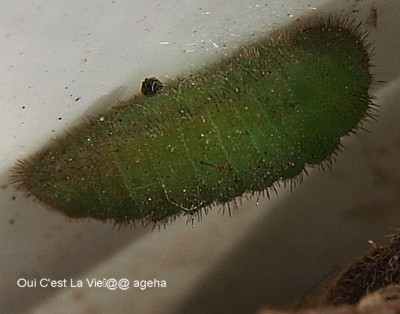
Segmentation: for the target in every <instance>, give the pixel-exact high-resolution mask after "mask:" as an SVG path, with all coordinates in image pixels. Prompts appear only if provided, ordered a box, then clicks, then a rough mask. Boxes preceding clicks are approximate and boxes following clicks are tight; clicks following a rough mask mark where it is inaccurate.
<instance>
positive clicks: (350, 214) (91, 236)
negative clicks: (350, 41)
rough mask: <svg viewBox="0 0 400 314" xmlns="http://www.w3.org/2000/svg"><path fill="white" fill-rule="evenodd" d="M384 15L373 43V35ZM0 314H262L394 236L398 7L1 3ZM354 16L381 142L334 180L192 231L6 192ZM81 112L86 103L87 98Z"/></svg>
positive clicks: (351, 158) (399, 176) (355, 143)
mask: <svg viewBox="0 0 400 314" xmlns="http://www.w3.org/2000/svg"><path fill="white" fill-rule="evenodd" d="M372 8H376V9H377V12H378V24H377V29H375V28H374V27H373V26H371V25H369V24H368V23H366V22H367V21H368V17H369V16H370V14H371V9H372ZM0 9H1V10H0V73H1V75H0V127H1V133H0V137H1V138H0V185H1V186H2V190H0V313H22V312H35V313H72V312H74V313H111V312H115V313H173V312H178V311H180V312H189V310H190V312H191V313H204V312H209V313H211V312H215V313H216V312H220V313H223V312H226V313H227V312H230V313H235V312H236V313H243V312H254V311H255V310H256V309H257V308H260V307H261V306H262V305H263V304H269V305H274V306H281V305H283V304H286V303H288V302H293V300H295V299H298V298H300V297H301V296H302V295H303V294H304V293H305V292H306V291H307V290H308V289H310V288H311V287H312V286H313V285H314V284H315V283H317V282H318V281H319V280H320V279H321V278H324V277H325V276H327V275H329V274H331V273H332V272H334V271H336V270H338V269H339V268H340V267H342V266H343V264H345V263H347V262H348V261H349V260H351V259H352V258H354V257H355V256H357V255H358V254H359V252H360V251H361V250H365V249H366V248H367V240H368V239H374V240H377V241H379V240H382V236H383V235H385V234H387V233H391V232H392V229H389V227H398V225H399V221H400V215H399V197H398V191H399V187H400V169H399V165H398V159H399V149H400V145H399V143H400V136H399V135H400V133H399V131H400V130H399V128H400V127H399V123H398V119H397V117H398V115H399V113H400V112H399V108H398V107H399V106H398V100H399V96H400V95H399V85H400V84H399V74H400V66H399V63H398V56H399V55H400V45H399V41H398V38H400V37H399V35H400V34H399V29H400V27H399V22H398V21H399V19H398V16H399V14H400V4H399V3H398V1H397V0H391V1H355V0H354V1H351V0H349V1H345V0H343V1H328V0H327V1H267V0H264V1H251V0H246V1H243V0H241V1H239V0H238V1H218V2H217V1H190V2H189V1H168V2H165V1H141V0H135V1H122V0H115V1H89V0H87V1H67V2H65V1H49V0H41V1H40V0H37V1H33V0H32V1H6V0H1V1H0ZM325 13H340V14H342V13H345V14H349V15H350V17H351V18H354V19H356V20H358V21H362V22H363V24H362V28H363V29H366V30H369V31H370V38H371V40H373V41H374V42H375V44H374V46H375V55H374V57H373V60H372V61H373V64H375V65H376V68H374V69H373V71H374V73H376V77H377V79H378V80H385V81H386V83H384V84H380V85H376V86H375V87H374V89H373V94H374V95H376V97H377V99H376V102H378V103H379V105H380V106H381V109H380V114H379V115H380V117H379V120H378V122H374V123H372V124H370V125H367V128H368V129H369V130H370V133H366V132H364V133H361V134H359V135H358V136H355V137H351V138H348V139H346V140H345V145H346V150H345V151H344V153H342V154H340V156H339V159H338V163H337V164H335V166H334V169H333V171H328V172H326V173H323V172H321V171H310V173H311V175H310V176H309V177H307V178H306V180H305V181H306V182H305V183H304V184H303V185H302V186H300V187H298V188H296V189H295V191H294V192H292V193H289V192H288V191H287V190H284V191H282V192H280V193H279V197H275V196H274V197H272V200H265V199H262V200H260V204H259V205H258V206H256V205H255V199H252V200H251V201H250V202H247V201H243V205H242V207H241V208H240V209H239V210H238V211H236V212H234V213H233V215H232V217H230V218H229V217H228V216H227V215H224V216H223V215H221V214H220V213H218V210H217V209H215V210H214V211H212V212H211V213H210V214H209V215H208V216H207V217H205V218H203V220H202V221H201V223H196V224H195V225H194V226H193V227H192V226H187V225H186V224H185V219H182V220H178V221H177V222H176V223H174V224H173V225H171V226H169V227H168V228H167V229H166V230H161V231H154V232H152V231H151V228H143V227H141V226H138V227H137V228H136V229H135V230H132V229H122V230H119V229H118V228H113V227H112V226H111V225H108V224H102V223H99V222H96V221H91V220H80V221H76V220H71V219H67V218H65V217H63V216H61V215H59V214H57V213H54V212H53V211H51V210H49V209H48V208H46V207H45V206H43V205H42V204H38V203H36V202H34V201H32V199H27V198H26V197H25V196H24V194H23V193H20V192H18V191H15V189H14V188H13V187H10V186H7V177H8V175H9V170H10V167H11V166H12V165H13V164H14V162H15V161H16V160H17V159H20V158H26V157H28V156H29V154H31V153H34V152H35V150H36V149H39V148H40V147H41V146H42V145H43V144H45V143H47V142H48V141H49V140H51V138H54V137H55V136H56V135H57V134H62V132H63V131H64V130H65V129H67V128H68V127H70V126H72V125H74V124H76V123H77V122H79V121H80V119H81V118H82V117H83V116H85V115H87V114H88V113H94V112H98V111H101V110H102V109H104V108H106V107H107V106H108V105H110V104H111V105H112V104H115V103H116V100H117V99H126V98H128V97H129V96H130V95H133V94H135V93H137V92H138V91H139V87H140V82H141V81H142V79H143V78H145V77H149V76H152V75H155V76H157V77H158V78H160V79H161V80H163V79H164V78H166V77H167V76H168V77H172V78H173V77H175V76H176V75H177V74H180V73H182V72H186V71H190V70H192V69H194V68H199V67H201V66H202V65H203V64H205V63H206V61H209V60H214V59H215V58H218V57H221V56H223V55H224V53H227V52H229V51H230V50H232V49H234V48H235V47H237V46H239V45H241V44H243V43H244V42H246V41H248V40H251V39H252V38H255V37H257V36H260V34H263V33H264V32H267V31H270V30H272V29H274V28H275V27H277V26H279V25H284V24H287V23H290V22H293V21H294V20H295V19H296V18H298V17H301V16H303V15H308V14H314V15H315V14H317V15H324V14H325ZM78 98H79V100H77V99H78ZM21 277H23V278H29V279H32V278H38V279H40V278H52V279H64V278H66V279H68V280H69V279H70V278H76V279H86V278H98V279H102V278H110V277H115V278H122V277H126V278H129V279H131V280H133V279H153V278H157V279H164V280H167V284H168V288H167V289H149V290H145V291H139V290H132V289H130V290H127V291H109V290H105V289H93V288H92V289H81V290H77V289H63V288H62V289H41V288H36V289H33V288H32V289H28V288H25V289H22V288H18V287H17V285H16V281H17V279H18V278H21Z"/></svg>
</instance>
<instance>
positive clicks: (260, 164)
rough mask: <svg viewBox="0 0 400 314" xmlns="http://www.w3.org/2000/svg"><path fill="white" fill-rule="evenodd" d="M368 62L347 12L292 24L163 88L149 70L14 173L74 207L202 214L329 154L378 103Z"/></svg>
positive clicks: (85, 213)
mask: <svg viewBox="0 0 400 314" xmlns="http://www.w3.org/2000/svg"><path fill="white" fill-rule="evenodd" d="M369 62H370V57H369V54H368V45H366V44H365V35H362V34H360V32H359V31H358V28H357V27H353V26H352V25H351V23H348V22H346V21H343V20H340V19H338V18H329V19H325V20H318V21H317V22H314V23H309V24H307V25H306V26H304V27H302V28H300V29H299V28H297V29H289V30H284V31H281V32H278V33H277V34H276V35H274V36H270V37H265V38H263V39H261V40H259V41H258V42H257V43H255V44H252V45H250V46H248V47H243V48H241V49H239V50H238V51H237V52H236V53H235V54H233V55H232V56H230V57H229V58H225V59H223V60H222V61H220V62H218V63H216V64H213V65H212V66H210V67H209V68H207V69H205V70H203V71H202V72H199V73H196V74H195V75H186V76H184V77H182V78H179V79H177V82H176V83H175V85H173V84H172V85H168V89H167V90H165V91H164V92H162V93H160V91H161V88H162V84H161V82H160V81H158V80H157V79H156V78H149V79H147V80H148V81H146V82H143V85H142V93H143V94H142V95H137V96H134V97H133V98H132V99H131V100H130V101H129V102H128V103H127V104H126V105H124V106H121V107H118V108H114V109H113V110H111V111H110V112H108V113H107V114H105V115H103V116H102V117H101V118H100V119H92V120H91V121H90V122H88V123H83V124H81V125H79V126H78V127H76V128H75V129H74V130H72V131H71V132H70V133H69V134H67V135H66V136H65V137H63V138H60V139H58V140H57V142H56V143H55V144H52V145H51V146H49V147H47V148H46V149H44V150H43V151H42V152H40V153H38V154H36V155H35V156H33V157H32V158H30V159H28V160H25V161H20V162H18V163H17V165H16V167H15V169H14V172H13V175H12V181H13V182H14V183H16V184H19V185H21V186H23V188H24V189H26V190H27V191H28V193H29V194H31V195H33V196H34V197H35V198H37V199H39V200H41V201H43V202H44V203H46V204H49V205H50V206H52V207H54V208H55V209H58V210H60V211H62V212H64V213H65V214H66V215H67V216H70V217H92V218H97V219H100V220H111V221H114V222H116V223H122V224H124V223H129V222H133V221H135V220H137V219H141V220H142V221H150V222H166V221H168V220H169V219H173V218H174V217H176V216H179V215H182V214H191V216H192V215H193V214H197V215H201V212H202V211H203V210H207V209H208V208H210V206H211V205H213V204H221V205H225V204H228V205H229V204H232V201H233V200H234V198H236V197H239V196H241V195H243V194H244V193H254V192H262V191H265V190H268V189H269V188H271V187H273V185H274V184H275V183H276V182H282V181H283V182H286V181H288V180H289V181H290V180H294V179H295V178H297V176H298V175H299V174H301V173H303V171H304V169H305V167H306V166H307V165H320V164H322V163H324V162H329V161H330V156H332V154H334V153H335V152H336V151H337V150H338V149H339V148H340V139H341V137H343V136H345V135H347V134H349V133H351V132H353V131H355V130H356V129H357V128H358V127H359V125H360V123H361V122H362V121H363V120H364V119H365V118H367V117H368V116H370V115H371V108H372V105H373V104H372V101H371V97H370V95H369V88H370V84H371V82H372V76H371V74H370V72H369V68H370V64H369ZM146 94H147V96H152V97H146ZM233 204H234V203H233ZM191 216H190V217H191Z"/></svg>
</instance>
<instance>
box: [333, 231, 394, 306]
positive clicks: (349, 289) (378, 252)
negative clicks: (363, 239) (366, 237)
mask: <svg viewBox="0 0 400 314" xmlns="http://www.w3.org/2000/svg"><path fill="white" fill-rule="evenodd" d="M399 259H400V236H392V238H391V241H390V245H389V246H385V247H377V248H375V249H373V250H372V251H371V252H370V253H368V254H366V255H365V256H364V257H363V258H362V259H361V260H359V261H356V262H355V263H353V264H351V265H350V266H348V268H347V269H346V270H345V271H344V272H343V273H342V275H340V276H339V278H338V279H337V281H336V283H335V284H334V286H333V287H332V288H331V289H330V290H329V292H328V294H327V297H326V302H327V303H328V304H335V305H337V304H355V303H357V302H358V301H359V300H360V299H361V298H362V297H363V296H364V295H366V294H367V293H371V292H374V291H376V290H378V289H380V288H382V287H386V286H388V285H390V284H398V283H400V263H399Z"/></svg>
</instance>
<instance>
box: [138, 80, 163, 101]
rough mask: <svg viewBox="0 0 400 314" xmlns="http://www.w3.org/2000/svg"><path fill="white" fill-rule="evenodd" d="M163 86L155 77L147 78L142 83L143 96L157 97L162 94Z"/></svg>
mask: <svg viewBox="0 0 400 314" xmlns="http://www.w3.org/2000/svg"><path fill="white" fill-rule="evenodd" d="M162 88H163V84H162V83H161V81H160V80H158V79H157V78H155V77H148V78H145V79H144V81H143V82H142V94H143V95H145V96H147V97H152V96H156V95H158V94H159V93H161V91H162Z"/></svg>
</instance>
